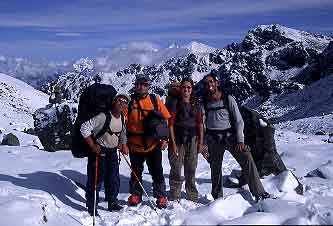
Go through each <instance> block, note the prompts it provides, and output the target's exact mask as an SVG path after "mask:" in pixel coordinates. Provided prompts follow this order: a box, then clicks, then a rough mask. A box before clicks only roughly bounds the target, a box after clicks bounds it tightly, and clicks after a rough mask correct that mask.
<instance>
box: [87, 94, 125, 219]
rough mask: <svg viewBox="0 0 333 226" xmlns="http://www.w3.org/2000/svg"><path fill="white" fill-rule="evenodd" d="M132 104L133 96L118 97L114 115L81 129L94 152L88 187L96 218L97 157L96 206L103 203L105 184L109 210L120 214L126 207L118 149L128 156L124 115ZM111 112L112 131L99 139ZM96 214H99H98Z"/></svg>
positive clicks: (89, 204) (90, 206)
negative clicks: (120, 197) (120, 201)
mask: <svg viewBox="0 0 333 226" xmlns="http://www.w3.org/2000/svg"><path fill="white" fill-rule="evenodd" d="M129 101H130V97H129V96H127V95H125V94H118V95H117V96H116V97H115V98H114V100H113V102H112V108H111V111H110V112H106V113H100V114H98V115H97V116H95V117H93V118H91V119H90V120H89V121H87V122H85V123H83V124H82V126H81V130H80V131H81V134H82V136H83V137H84V138H85V140H86V142H87V143H88V145H89V147H90V149H91V152H90V153H89V154H88V165H87V176H88V180H87V185H86V187H87V189H86V206H87V207H88V212H89V214H90V215H93V208H94V181H95V169H96V156H97V155H98V158H99V161H98V166H99V167H98V179H97V180H98V183H97V192H96V193H97V197H96V203H98V201H99V195H98V193H99V190H100V187H101V183H102V181H104V187H105V199H106V200H107V201H108V210H109V211H119V210H121V209H122V208H123V207H122V206H120V205H119V204H118V202H117V196H118V193H119V186H120V178H119V161H118V154H117V149H118V148H120V151H121V152H122V153H123V154H126V155H127V154H128V147H127V144H126V143H127V137H126V126H125V125H124V119H123V116H122V115H121V114H122V112H123V110H124V109H125V108H127V107H128V103H129ZM107 113H109V114H110V115H111V121H110V124H109V128H108V129H109V130H107V131H106V132H105V133H104V134H103V135H101V136H100V137H99V138H98V139H97V140H96V139H95V137H96V135H97V134H98V133H99V132H101V130H102V129H103V126H104V123H105V121H106V114H107ZM96 206H97V204H96ZM96 215H98V214H97V212H96Z"/></svg>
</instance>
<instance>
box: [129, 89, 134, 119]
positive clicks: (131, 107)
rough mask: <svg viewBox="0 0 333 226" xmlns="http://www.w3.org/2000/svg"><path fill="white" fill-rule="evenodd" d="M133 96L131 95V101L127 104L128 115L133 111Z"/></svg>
mask: <svg viewBox="0 0 333 226" xmlns="http://www.w3.org/2000/svg"><path fill="white" fill-rule="evenodd" d="M134 100H135V97H134V94H132V95H131V101H130V102H129V103H128V115H129V114H130V113H131V112H132V111H133V109H134Z"/></svg>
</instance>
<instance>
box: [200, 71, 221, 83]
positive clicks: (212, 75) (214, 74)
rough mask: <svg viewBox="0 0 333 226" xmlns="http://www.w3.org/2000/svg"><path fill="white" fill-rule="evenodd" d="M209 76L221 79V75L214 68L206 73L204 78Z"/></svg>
mask: <svg viewBox="0 0 333 226" xmlns="http://www.w3.org/2000/svg"><path fill="white" fill-rule="evenodd" d="M207 77H212V78H213V79H214V80H215V81H219V80H220V79H219V76H218V74H217V72H216V71H215V70H212V71H211V72H209V73H208V74H206V75H205V76H204V77H203V78H202V80H205V79H206V78H207Z"/></svg>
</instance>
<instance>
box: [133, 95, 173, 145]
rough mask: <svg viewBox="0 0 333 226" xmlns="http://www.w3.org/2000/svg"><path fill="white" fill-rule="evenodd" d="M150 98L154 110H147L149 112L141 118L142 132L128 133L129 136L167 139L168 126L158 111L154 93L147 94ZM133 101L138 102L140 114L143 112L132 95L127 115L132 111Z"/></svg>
mask: <svg viewBox="0 0 333 226" xmlns="http://www.w3.org/2000/svg"><path fill="white" fill-rule="evenodd" d="M149 97H150V100H151V102H152V103H153V106H154V110H152V111H149V113H148V114H147V115H146V116H145V117H144V118H143V122H142V126H143V129H144V131H143V133H128V135H129V136H133V135H135V136H142V137H143V138H148V139H154V140H160V139H167V138H168V137H169V128H168V124H167V121H166V120H165V118H164V117H163V115H162V113H161V112H159V111H158V105H157V100H156V96H155V95H154V94H149ZM134 101H137V103H138V110H139V111H141V114H144V111H145V110H144V109H142V107H141V105H140V104H139V101H138V100H135V98H134V97H133V96H132V98H131V101H130V103H129V105H128V115H129V114H130V113H131V112H132V110H133V108H134Z"/></svg>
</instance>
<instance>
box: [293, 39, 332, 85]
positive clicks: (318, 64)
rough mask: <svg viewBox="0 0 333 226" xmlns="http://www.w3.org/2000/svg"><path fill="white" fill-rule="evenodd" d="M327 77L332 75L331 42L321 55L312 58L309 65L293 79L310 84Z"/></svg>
mask: <svg viewBox="0 0 333 226" xmlns="http://www.w3.org/2000/svg"><path fill="white" fill-rule="evenodd" d="M329 75H333V41H331V42H330V43H329V45H328V46H327V48H326V49H325V50H324V51H323V52H322V53H320V54H318V55H316V56H315V57H314V58H312V60H311V62H310V63H309V65H308V66H307V67H306V68H304V70H303V71H301V72H300V73H299V75H297V76H296V77H295V81H297V82H300V83H303V84H311V83H312V82H315V81H318V80H319V79H321V78H323V77H325V76H329Z"/></svg>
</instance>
